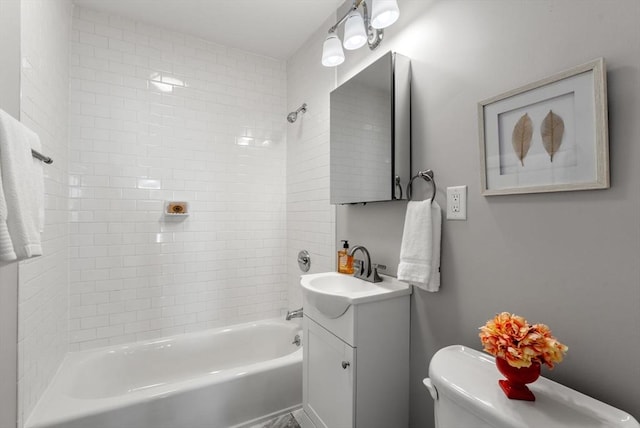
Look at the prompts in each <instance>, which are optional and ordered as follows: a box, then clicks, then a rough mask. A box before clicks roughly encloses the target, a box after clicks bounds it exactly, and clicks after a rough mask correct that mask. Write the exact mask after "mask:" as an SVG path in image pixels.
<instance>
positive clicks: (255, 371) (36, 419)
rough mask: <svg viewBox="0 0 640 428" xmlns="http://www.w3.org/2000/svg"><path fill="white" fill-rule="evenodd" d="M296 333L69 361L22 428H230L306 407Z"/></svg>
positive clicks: (213, 334)
mask: <svg viewBox="0 0 640 428" xmlns="http://www.w3.org/2000/svg"><path fill="white" fill-rule="evenodd" d="M296 334H301V331H300V325H299V324H298V323H296V322H295V321H284V320H265V321H258V322H252V323H247V324H239V325H235V326H230V327H226V328H220V329H215V330H209V331H204V332H198V333H191V334H186V335H181V336H174V337H167V338H163V339H157V340H151V341H147V342H141V343H133V344H130V345H120V346H113V347H109V348H100V349H96V350H90V351H83V352H73V353H69V354H68V355H67V357H66V358H65V360H64V361H63V363H62V365H61V366H60V369H59V370H58V373H57V374H56V376H55V377H54V379H53V381H52V383H51V385H50V386H49V388H48V389H47V390H46V392H45V393H44V395H43V396H42V398H41V399H40V401H39V402H38V404H37V406H36V408H35V409H34V411H33V413H32V414H31V415H30V416H29V418H28V420H27V423H26V424H25V427H26V428H45V427H46V428H54V427H55V428H63V427H64V428H165V427H166V428H200V427H202V428H227V427H235V426H238V427H240V426H245V425H246V426H248V425H251V424H253V423H257V422H259V421H261V420H263V419H265V418H266V417H267V416H269V417H270V416H276V415H278V414H281V413H284V412H287V411H290V410H292V409H295V408H296V407H299V406H300V403H301V402H302V347H298V346H297V345H295V344H293V343H292V342H293V341H294V337H295V336H296Z"/></svg>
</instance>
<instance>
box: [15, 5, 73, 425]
mask: <svg viewBox="0 0 640 428" xmlns="http://www.w3.org/2000/svg"><path fill="white" fill-rule="evenodd" d="M71 14H72V4H71V2H70V1H67V0H56V1H51V0H28V1H22V2H21V39H22V45H21V51H22V53H21V55H22V70H21V84H20V86H21V87H20V89H21V93H22V96H21V111H20V116H21V121H22V122H23V123H24V124H25V125H27V126H28V127H29V128H31V129H32V130H34V131H35V132H36V133H37V134H38V135H39V136H40V140H41V142H42V152H43V153H44V154H45V155H47V156H51V157H52V158H53V159H54V163H53V164H51V165H43V169H44V177H45V178H44V181H45V182H44V187H45V228H44V232H43V234H42V245H43V252H44V255H43V256H42V257H36V258H34V259H31V260H28V261H23V262H20V264H19V286H18V293H19V308H18V314H19V315H18V317H19V324H18V325H19V327H18V391H19V392H18V394H19V400H18V403H19V404H18V407H19V408H18V426H19V427H21V426H22V424H23V421H24V420H25V419H26V417H27V416H28V415H29V413H30V412H31V410H32V409H33V407H34V406H35V404H36V402H37V400H38V399H39V397H40V395H41V394H42V392H44V389H45V388H46V387H47V385H48V384H49V381H50V380H51V378H52V377H53V375H54V374H55V372H56V370H57V369H58V366H59V365H60V362H61V361H62V359H63V358H64V354H65V353H66V351H67V321H68V313H69V312H68V306H69V305H68V303H69V292H68V284H69V274H68V272H69V255H68V249H69V225H68V208H67V205H68V185H67V171H68V122H69V113H68V104H69V90H68V87H69V60H68V59H69V35H70V31H71Z"/></svg>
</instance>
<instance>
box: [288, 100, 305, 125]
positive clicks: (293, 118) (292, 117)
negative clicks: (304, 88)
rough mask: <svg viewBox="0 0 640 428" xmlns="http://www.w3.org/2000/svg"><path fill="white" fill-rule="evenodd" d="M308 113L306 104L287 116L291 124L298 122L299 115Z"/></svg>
mask: <svg viewBox="0 0 640 428" xmlns="http://www.w3.org/2000/svg"><path fill="white" fill-rule="evenodd" d="M300 112H302V113H306V112H307V103H304V104H302V105H301V106H300V108H299V109H298V110H296V111H292V112H291V113H289V114H288V115H287V120H288V121H289V123H293V122H295V121H296V119H297V118H298V113H300Z"/></svg>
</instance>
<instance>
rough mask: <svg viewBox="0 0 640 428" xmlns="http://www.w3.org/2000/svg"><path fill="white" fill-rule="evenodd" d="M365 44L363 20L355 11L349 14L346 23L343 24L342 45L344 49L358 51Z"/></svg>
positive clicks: (365, 35)
mask: <svg viewBox="0 0 640 428" xmlns="http://www.w3.org/2000/svg"><path fill="white" fill-rule="evenodd" d="M366 42H367V32H366V31H365V29H364V19H362V15H360V12H358V11H357V10H352V11H351V12H350V13H349V17H348V18H347V22H346V23H345V24H344V43H343V46H344V48H345V49H348V50H354V49H358V48H360V47H362V46H364V44H365V43H366Z"/></svg>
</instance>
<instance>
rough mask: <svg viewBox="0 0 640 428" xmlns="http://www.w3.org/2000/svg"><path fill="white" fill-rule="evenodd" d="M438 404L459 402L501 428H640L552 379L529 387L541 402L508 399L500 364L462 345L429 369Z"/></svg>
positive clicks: (625, 416)
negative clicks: (499, 368) (440, 402)
mask: <svg viewBox="0 0 640 428" xmlns="http://www.w3.org/2000/svg"><path fill="white" fill-rule="evenodd" d="M429 378H430V379H431V382H432V383H433V385H434V386H435V387H436V389H437V394H438V400H443V399H448V400H454V401H455V402H456V403H458V404H460V405H462V406H463V407H464V408H465V409H467V410H469V411H470V412H472V413H474V414H476V415H477V416H478V417H479V418H481V419H483V420H485V421H486V422H489V423H491V424H492V425H494V426H497V427H502V426H505V427H530V426H541V427H552V426H562V427H566V428H570V427H582V428H586V427H604V426H606V427H623V428H632V427H633V428H640V424H639V423H638V421H637V420H636V419H634V418H633V416H631V415H629V414H628V413H625V412H623V411H622V410H619V409H616V408H615V407H612V406H610V405H608V404H605V403H603V402H601V401H598V400H596V399H594V398H591V397H589V396H587V395H584V394H582V393H580V392H578V391H575V390H573V389H571V388H567V387H566V386H564V385H561V384H559V383H556V382H554V381H552V380H550V379H547V378H544V377H540V378H539V379H538V380H537V381H536V382H534V383H532V384H530V385H529V389H531V391H532V392H533V393H534V395H535V396H536V401H534V402H532V401H519V400H510V399H508V398H507V397H506V396H505V395H504V393H503V392H502V389H500V386H499V385H498V380H499V379H503V377H502V375H501V374H500V373H499V372H498V370H497V368H496V366H495V359H494V358H493V357H492V356H490V355H487V354H485V353H481V352H478V351H476V350H475V349H471V348H468V347H466V346H462V345H452V346H448V347H446V348H442V349H440V350H439V351H438V352H436V354H435V355H434V356H433V358H432V359H431V362H430V364H429Z"/></svg>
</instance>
